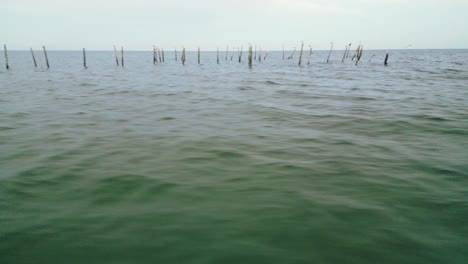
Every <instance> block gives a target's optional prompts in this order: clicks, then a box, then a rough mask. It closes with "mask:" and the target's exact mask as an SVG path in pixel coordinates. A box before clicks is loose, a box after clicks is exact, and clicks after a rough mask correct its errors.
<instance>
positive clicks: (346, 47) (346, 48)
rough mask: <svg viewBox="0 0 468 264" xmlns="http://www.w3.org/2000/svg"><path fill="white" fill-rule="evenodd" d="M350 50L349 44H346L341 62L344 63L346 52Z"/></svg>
mask: <svg viewBox="0 0 468 264" xmlns="http://www.w3.org/2000/svg"><path fill="white" fill-rule="evenodd" d="M347 52H348V45H346V46H345V51H344V54H343V59H342V60H341V63H344V59H345V58H346V53H347Z"/></svg>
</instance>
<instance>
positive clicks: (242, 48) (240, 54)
mask: <svg viewBox="0 0 468 264" xmlns="http://www.w3.org/2000/svg"><path fill="white" fill-rule="evenodd" d="M243 51H244V46H242V47H241V50H240V53H239V63H241V61H242V52H243Z"/></svg>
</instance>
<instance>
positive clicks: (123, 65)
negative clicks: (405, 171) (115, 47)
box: [120, 46, 125, 67]
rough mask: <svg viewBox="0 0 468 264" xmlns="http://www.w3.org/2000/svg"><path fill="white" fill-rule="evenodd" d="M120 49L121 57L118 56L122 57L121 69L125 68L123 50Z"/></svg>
mask: <svg viewBox="0 0 468 264" xmlns="http://www.w3.org/2000/svg"><path fill="white" fill-rule="evenodd" d="M121 48H122V49H121V55H120V56H122V57H121V58H120V61H121V62H122V63H121V65H122V67H125V64H124V50H123V46H122V47H121Z"/></svg>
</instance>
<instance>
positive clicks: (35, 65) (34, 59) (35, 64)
mask: <svg viewBox="0 0 468 264" xmlns="http://www.w3.org/2000/svg"><path fill="white" fill-rule="evenodd" d="M30 49H31V56H32V59H33V62H34V67H36V68H37V62H36V57H34V51H33V49H32V48H30Z"/></svg>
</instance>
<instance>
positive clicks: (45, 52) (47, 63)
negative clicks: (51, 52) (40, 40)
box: [42, 46, 50, 69]
mask: <svg viewBox="0 0 468 264" xmlns="http://www.w3.org/2000/svg"><path fill="white" fill-rule="evenodd" d="M42 49H43V50H44V56H45V61H46V65H47V69H49V68H50V66H49V58H48V57H47V50H46V48H45V46H42Z"/></svg>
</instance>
